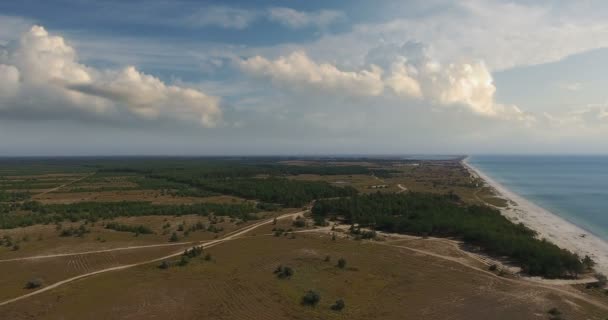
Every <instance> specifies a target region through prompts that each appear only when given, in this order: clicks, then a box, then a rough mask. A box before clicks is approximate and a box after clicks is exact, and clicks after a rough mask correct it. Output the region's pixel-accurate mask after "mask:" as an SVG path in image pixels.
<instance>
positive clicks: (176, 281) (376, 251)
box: [0, 234, 605, 320]
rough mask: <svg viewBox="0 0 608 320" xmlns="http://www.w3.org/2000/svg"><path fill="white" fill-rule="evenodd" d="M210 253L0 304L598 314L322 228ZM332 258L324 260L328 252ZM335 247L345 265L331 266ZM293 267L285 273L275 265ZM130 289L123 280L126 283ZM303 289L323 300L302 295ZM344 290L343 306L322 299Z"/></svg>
mask: <svg viewBox="0 0 608 320" xmlns="http://www.w3.org/2000/svg"><path fill="white" fill-rule="evenodd" d="M208 252H210V253H211V254H212V255H213V259H212V261H204V260H202V259H200V258H196V259H195V260H194V261H192V262H191V263H190V264H188V265H187V266H185V267H172V268H170V269H168V270H159V269H158V268H156V266H155V265H146V266H140V267H136V268H133V269H128V270H123V271H120V272H111V273H107V274H102V275H98V276H94V277H91V278H87V279H84V280H81V281H77V282H75V283H73V284H70V285H68V286H64V287H61V288H58V289H56V290H52V291H50V292H45V293H43V294H41V295H38V296H34V297H32V298H30V299H28V300H24V301H20V302H17V303H15V304H11V305H7V306H4V307H0V312H2V314H3V315H5V316H6V317H8V318H10V319H26V318H36V319H58V318H62V319H116V318H123V319H124V318H129V319H148V318H172V319H173V318H179V319H369V318H377V319H473V320H475V319H544V318H547V313H546V311H547V310H548V309H550V308H552V307H557V308H559V310H561V311H562V312H563V314H564V318H567V319H604V318H605V313H603V312H602V311H601V310H598V309H597V308H595V307H592V306H590V305H589V304H588V303H586V302H585V301H584V300H581V299H576V298H573V297H569V296H565V295H563V294H560V293H558V292H554V291H552V290H548V289H544V288H540V287H538V286H533V285H520V284H517V283H513V282H512V281H507V280H505V279H502V278H499V277H495V276H491V275H487V274H484V273H480V272H477V271H475V270H472V269H469V268H466V267H464V266H462V265H459V264H455V263H453V262H450V261H446V260H441V259H437V258H434V257H429V256H425V255H421V254H415V253H412V252H411V251H408V250H405V249H400V248H395V247H389V246H380V245H374V244H370V243H369V242H357V241H353V240H338V241H332V240H330V238H329V237H327V236H322V235H316V234H299V235H298V236H297V238H296V239H289V238H275V237H270V236H257V237H248V238H244V239H241V240H235V241H231V242H228V243H225V244H222V245H220V246H217V247H214V248H211V249H208ZM327 255H329V256H330V257H331V261H330V262H326V261H324V258H325V256H327ZM338 257H344V258H345V259H346V260H347V268H346V269H344V270H342V269H339V268H337V267H336V266H335V263H336V260H337V259H338ZM279 264H282V265H288V266H291V267H292V268H294V270H295V275H294V276H293V277H292V278H291V279H288V280H280V279H277V278H276V276H275V275H274V274H273V273H272V271H273V270H274V268H276V266H277V265H279ZM126 289H128V290H126ZM308 289H315V290H317V291H318V292H319V293H320V295H321V301H320V303H319V305H318V306H317V307H315V308H311V307H305V306H302V305H300V298H301V296H302V295H303V293H304V292H305V291H306V290H308ZM338 298H343V299H344V301H345V302H346V308H345V309H344V310H343V311H342V312H335V311H332V310H330V308H329V306H330V305H331V304H332V303H333V302H334V301H335V300H336V299H338Z"/></svg>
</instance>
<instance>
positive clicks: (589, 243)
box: [462, 159, 608, 274]
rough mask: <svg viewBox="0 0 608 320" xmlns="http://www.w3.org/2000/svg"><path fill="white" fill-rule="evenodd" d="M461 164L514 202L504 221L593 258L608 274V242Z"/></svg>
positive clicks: (465, 161) (509, 207)
mask: <svg viewBox="0 0 608 320" xmlns="http://www.w3.org/2000/svg"><path fill="white" fill-rule="evenodd" d="M462 163H463V164H464V166H465V167H467V168H468V169H469V171H471V173H472V174H475V175H477V176H479V177H480V178H481V179H483V180H485V182H486V183H487V184H488V185H489V186H491V187H492V188H494V189H495V191H496V192H497V193H498V194H499V195H500V196H502V197H503V198H505V199H507V200H510V201H511V202H512V203H511V204H510V205H509V206H508V208H505V209H501V212H502V214H503V215H504V216H505V217H507V218H508V219H510V220H511V221H513V222H515V223H520V222H521V223H523V224H524V225H525V226H527V227H528V228H530V229H532V230H534V231H536V232H538V235H539V237H540V238H545V239H547V240H548V241H550V242H552V243H554V244H556V245H557V246H559V247H560V248H563V249H566V250H570V251H572V252H574V253H577V254H578V255H579V256H581V257H584V256H585V255H588V256H590V257H591V258H592V259H593V260H594V261H595V262H596V263H597V265H596V266H595V269H596V270H597V271H598V272H601V273H603V274H608V242H606V241H604V240H602V239H601V238H599V237H597V236H595V235H594V234H592V233H591V232H589V231H586V230H584V229H582V228H580V227H579V226H577V225H574V224H572V223H571V222H569V221H567V220H565V219H564V218H562V217H560V216H558V215H556V214H553V213H551V212H549V211H548V210H545V209H543V208H541V207H539V206H538V205H536V204H534V203H532V202H530V201H528V200H526V199H524V198H523V197H521V196H519V195H517V194H515V193H514V192H512V191H510V190H509V189H507V188H505V187H504V186H502V185H501V184H499V183H498V182H496V181H494V180H493V179H492V178H490V177H489V176H487V175H486V174H485V173H483V172H482V171H481V170H479V169H477V168H475V167H474V166H472V165H471V164H470V163H468V162H467V159H465V160H463V161H462ZM583 235H584V236H583Z"/></svg>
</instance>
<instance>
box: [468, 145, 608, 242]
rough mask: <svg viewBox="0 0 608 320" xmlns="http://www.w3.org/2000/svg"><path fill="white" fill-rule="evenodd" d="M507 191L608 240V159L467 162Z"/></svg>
mask: <svg viewBox="0 0 608 320" xmlns="http://www.w3.org/2000/svg"><path fill="white" fill-rule="evenodd" d="M467 161H468V162H469V163H470V164H471V165H473V166H474V167H476V168H477V169H478V170H480V171H483V172H484V173H485V174H486V175H488V176H489V177H490V178H492V179H493V180H494V181H496V182H498V183H500V184H501V185H502V186H504V187H505V188H507V189H509V190H511V191H512V192H514V193H516V194H518V195H520V196H521V197H523V198H526V199H527V200H529V201H530V202H533V203H534V204H536V205H538V206H540V207H542V208H544V209H546V210H548V211H550V212H552V213H553V214H556V215H559V216H561V217H562V218H564V219H566V220H568V221H570V222H571V223H573V224H576V225H578V226H579V227H581V228H583V229H585V230H587V231H589V232H591V233H593V234H595V235H596V236H598V237H600V238H602V239H604V240H606V241H608V156H555V155H552V156H513V155H509V156H504V155H501V156H497V155H477V156H470V157H469V158H468V160H467Z"/></svg>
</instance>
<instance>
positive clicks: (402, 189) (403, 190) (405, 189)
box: [397, 183, 407, 193]
mask: <svg viewBox="0 0 608 320" xmlns="http://www.w3.org/2000/svg"><path fill="white" fill-rule="evenodd" d="M397 187H398V188H399V189H401V191H399V192H397V193H402V192H405V191H407V188H406V187H404V186H402V185H401V183H400V184H398V185H397Z"/></svg>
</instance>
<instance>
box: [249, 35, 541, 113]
mask: <svg viewBox="0 0 608 320" xmlns="http://www.w3.org/2000/svg"><path fill="white" fill-rule="evenodd" d="M238 63H239V66H240V68H241V69H242V70H243V71H244V72H246V73H248V74H250V75H253V76H257V77H262V78H266V79H269V80H270V81H271V82H272V83H273V84H275V85H277V86H283V87H289V88H290V89H293V90H317V91H321V92H324V93H329V94H336V95H347V96H371V97H376V96H384V95H394V96H397V97H399V98H401V99H403V101H404V105H406V104H407V102H408V101H422V102H424V103H426V104H428V105H429V106H431V107H462V108H463V109H465V110H468V111H470V112H472V113H474V114H478V115H482V116H487V117H496V118H503V119H516V120H532V116H531V115H529V114H526V113H524V112H523V111H521V110H520V109H519V108H517V107H516V106H507V105H503V104H500V103H497V102H496V101H495V99H494V95H495V92H496V87H495V86H494V83H493V79H492V75H491V73H490V72H489V70H488V69H487V68H486V66H485V64H484V63H483V62H467V63H448V64H445V65H443V64H441V63H440V62H438V61H436V60H434V59H432V58H431V57H430V55H429V54H428V52H427V51H426V49H425V47H424V46H423V45H421V44H419V43H412V42H410V43H406V44H404V45H402V46H397V45H383V46H380V47H377V48H374V49H372V50H370V51H369V52H368V54H367V56H366V64H365V66H364V67H363V68H360V69H358V70H354V71H351V70H343V69H340V68H338V67H337V66H336V65H333V64H330V63H318V62H315V61H313V60H312V59H311V58H310V57H309V56H308V55H307V54H306V53H305V52H304V51H295V52H292V53H291V54H289V55H286V56H280V57H278V58H277V59H275V60H270V59H267V58H264V57H262V56H259V55H258V56H254V57H251V58H248V59H242V60H240V61H239V62H238Z"/></svg>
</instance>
